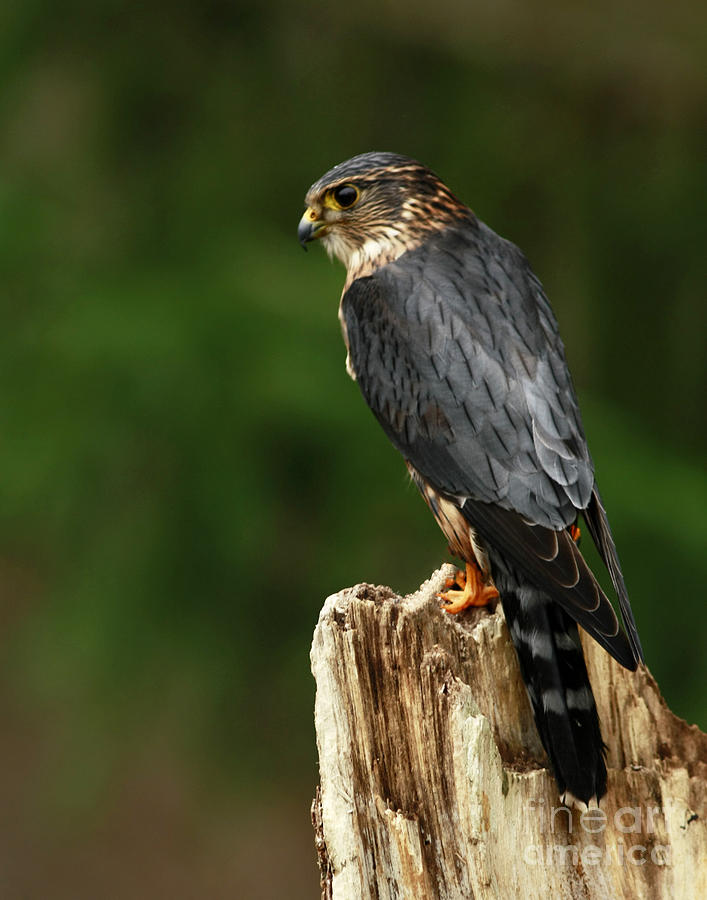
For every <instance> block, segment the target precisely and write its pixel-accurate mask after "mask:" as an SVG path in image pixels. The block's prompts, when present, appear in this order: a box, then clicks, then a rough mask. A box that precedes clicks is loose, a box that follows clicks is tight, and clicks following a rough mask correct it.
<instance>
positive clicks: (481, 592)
mask: <svg viewBox="0 0 707 900" xmlns="http://www.w3.org/2000/svg"><path fill="white" fill-rule="evenodd" d="M454 584H457V585H459V587H460V588H461V590H459V591H451V590H449V588H451V587H452V585H454ZM445 588H447V590H445V591H444V592H443V593H441V594H437V596H438V597H439V599H440V600H442V602H443V603H444V606H443V607H442V608H443V609H444V610H446V612H448V613H455V614H456V613H458V612H461V611H462V610H463V609H466V608H467V606H487V605H488V604H489V603H490V602H491V601H492V600H495V599H496V597H498V591H497V590H496V588H495V587H494V586H493V584H486V582H485V581H484V576H483V574H482V572H481V569H479V567H478V566H477V565H476V563H469V562H468V563H466V571H465V572H462V571H461V570H458V571H457V574H456V576H455V577H454V578H448V579H447V582H446V584H445Z"/></svg>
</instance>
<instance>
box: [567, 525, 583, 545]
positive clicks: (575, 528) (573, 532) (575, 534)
mask: <svg viewBox="0 0 707 900" xmlns="http://www.w3.org/2000/svg"><path fill="white" fill-rule="evenodd" d="M568 530H569V533H570V537H571V538H572V540H573V541H574V542H575V544H578V543H579V539H580V538H581V537H582V532H581V531H580V529H579V525H570V527H569V529H568Z"/></svg>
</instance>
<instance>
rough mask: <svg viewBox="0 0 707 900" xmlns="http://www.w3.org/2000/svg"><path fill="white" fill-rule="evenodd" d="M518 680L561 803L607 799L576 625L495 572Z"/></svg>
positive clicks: (510, 575) (503, 572)
mask: <svg viewBox="0 0 707 900" xmlns="http://www.w3.org/2000/svg"><path fill="white" fill-rule="evenodd" d="M494 568H495V569H496V571H495V573H494V578H495V582H496V586H497V588H498V590H499V592H500V595H501V602H502V605H503V611H504V614H505V616H506V621H507V623H508V628H509V631H510V633H511V638H512V640H513V644H514V646H515V649H516V654H517V656H518V662H519V664H520V671H521V675H522V676H523V681H524V682H525V686H526V689H527V691H528V697H529V698H530V703H531V705H532V708H533V713H534V715H535V722H536V725H537V728H538V732H539V734H540V739H541V740H542V743H543V746H544V747H545V750H546V752H547V755H548V757H549V759H550V763H551V764H552V768H553V771H554V774H555V779H556V781H557V785H558V788H559V791H560V796H561V799H562V802H563V803H564V802H566V803H568V804H569V805H572V801H573V799H574V798H576V799H578V800H581V801H583V802H584V803H586V804H587V805H595V804H596V803H597V801H598V800H599V799H600V798H601V797H602V796H603V795H604V794H605V793H606V765H605V763H604V742H603V741H602V737H601V730H600V727H599V716H598V714H597V708H596V704H595V702H594V695H593V693H592V688H591V685H590V683H589V676H588V674H587V667H586V664H585V661H584V655H583V653H582V647H581V644H580V642H579V633H578V631H577V625H576V623H575V622H574V621H573V620H572V619H571V618H570V616H569V615H568V614H567V613H566V612H565V611H564V610H563V609H562V608H561V607H560V606H559V605H558V604H557V603H554V602H553V601H552V600H550V599H549V597H547V596H546V595H545V594H543V592H542V591H541V590H538V589H537V588H535V587H533V586H531V585H529V584H527V583H523V582H522V581H521V580H520V579H519V578H518V577H517V575H516V573H515V572H513V571H512V570H510V569H506V567H505V566H503V567H499V566H494Z"/></svg>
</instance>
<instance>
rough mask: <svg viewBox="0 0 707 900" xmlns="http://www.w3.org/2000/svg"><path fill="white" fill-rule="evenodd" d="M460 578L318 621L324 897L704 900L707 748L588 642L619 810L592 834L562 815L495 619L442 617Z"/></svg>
mask: <svg viewBox="0 0 707 900" xmlns="http://www.w3.org/2000/svg"><path fill="white" fill-rule="evenodd" d="M450 570H451V567H443V568H442V569H441V570H440V571H439V572H436V573H435V575H434V576H433V577H432V578H431V579H430V581H428V582H427V583H426V584H424V585H423V586H422V587H421V588H420V590H419V592H418V593H416V594H414V595H412V596H409V597H405V598H400V597H397V596H395V595H394V593H393V592H392V591H391V590H390V589H389V588H381V587H372V586H370V585H358V586H356V587H354V588H350V589H347V590H343V591H341V592H340V593H338V594H335V595H334V596H332V597H329V599H328V600H327V601H326V603H325V604H324V607H323V609H322V612H321V615H320V618H319V623H318V625H317V628H316V631H315V633H314V641H313V645H312V654H311V658H312V670H313V672H314V676H315V679H316V682H317V696H316V731H317V745H318V748H319V768H320V791H318V792H317V797H316V798H315V803H314V806H313V821H314V824H315V831H316V835H317V850H318V855H319V861H320V868H321V871H322V890H323V896H324V897H326V898H332V900H358V898H380V900H388V898H390V900H392V898H406V900H407V898H410V900H413V898H415V900H417V898H442V900H446V898H450V900H451V898H471V897H483V898H485V897H499V898H504V900H505V898H513V897H523V898H531V897H537V898H547V897H553V898H555V897H558V898H580V897H581V898H612V900H614V898H622V897H625V898H630V900H641V898H666V900H667V898H671V900H673V898H683V897H684V898H688V897H689V898H694V897H707V859H706V851H707V808H706V801H707V782H706V778H707V736H706V735H704V734H702V733H701V732H700V731H699V730H698V729H697V728H696V727H695V726H692V727H690V726H688V725H687V724H686V723H685V722H684V721H682V720H681V719H679V718H677V717H676V716H675V715H673V713H671V712H670V710H669V709H668V708H667V706H666V705H665V702H664V701H663V699H662V697H661V696H660V693H659V691H658V688H657V686H656V683H655V681H654V680H653V678H652V677H651V675H650V673H649V672H648V671H647V669H645V668H643V667H642V668H640V669H639V671H638V672H636V673H631V672H627V671H625V670H624V669H622V668H621V667H620V666H619V665H617V664H616V663H614V661H613V660H612V659H610V657H609V656H608V654H607V653H606V652H604V651H603V650H602V649H601V648H600V647H598V646H597V645H596V644H595V643H594V642H593V641H591V640H589V639H587V640H584V647H585V655H586V656H587V664H588V667H589V672H590V677H591V680H592V685H593V689H594V693H595V696H596V700H597V706H598V708H599V715H600V719H601V723H602V731H603V736H604V740H605V742H606V744H607V747H608V750H607V763H608V766H609V782H608V794H607V796H606V797H605V798H604V800H603V801H602V804H601V810H602V811H601V813H599V814H597V813H596V811H594V812H593V813H592V815H591V818H590V817H589V815H588V814H585V815H584V817H582V815H581V813H580V811H579V810H573V811H571V812H570V811H567V810H565V809H561V808H560V801H559V798H558V795H557V789H556V786H555V782H554V780H553V778H552V776H551V774H550V772H549V771H548V769H547V760H546V758H545V755H544V752H543V750H542V747H541V745H540V741H539V738H538V736H537V732H536V730H535V725H534V723H533V717H532V713H531V710H530V706H529V704H528V700H527V697H526V693H525V689H524V687H523V684H522V681H521V679H520V673H519V671H518V665H517V661H516V658H515V653H514V651H513V648H512V645H511V644H510V640H509V637H508V632H507V629H506V625H505V621H504V618H503V613H502V612H501V609H500V606H499V607H498V609H497V610H496V611H495V612H489V611H487V610H472V611H468V612H465V613H463V614H462V615H460V616H457V617H453V616H450V615H448V614H447V613H445V612H443V611H442V610H440V608H439V604H438V602H437V601H436V599H435V596H434V595H435V592H436V591H438V590H439V589H440V588H441V585H442V583H443V581H444V578H445V576H446V575H448V574H449V571H450ZM622 808H623V809H624V810H625V811H624V812H623V813H622V814H621V813H619V811H620V810H621V809H622Z"/></svg>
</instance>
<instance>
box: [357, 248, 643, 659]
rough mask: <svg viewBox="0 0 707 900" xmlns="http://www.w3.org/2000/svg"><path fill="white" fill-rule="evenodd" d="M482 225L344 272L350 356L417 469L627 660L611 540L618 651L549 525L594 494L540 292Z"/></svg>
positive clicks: (594, 594)
mask: <svg viewBox="0 0 707 900" xmlns="http://www.w3.org/2000/svg"><path fill="white" fill-rule="evenodd" d="M490 235H491V236H492V238H493V239H495V241H496V242H497V243H495V244H494V243H493V241H492V240H491V241H489V239H488V237H487V235H483V234H482V236H481V237H482V238H483V240H484V241H486V245H485V246H484V247H483V253H481V252H480V248H479V246H478V242H477V243H476V244H474V243H471V244H470V241H469V238H468V237H467V236H465V235H454V234H452V235H451V236H450V235H447V236H446V237H445V238H444V239H440V240H438V241H437V242H433V243H432V245H431V246H430V245H428V246H427V247H426V248H425V249H424V250H419V251H414V252H412V253H408V254H405V256H404V257H401V259H400V260H398V261H397V262H395V263H393V264H391V265H388V266H385V267H383V268H382V269H380V270H379V271H378V272H377V273H376V274H374V275H373V276H370V277H368V278H363V279H359V280H358V281H355V282H354V283H353V284H352V285H351V287H350V288H349V290H348V292H347V293H346V294H345V296H344V298H343V303H342V311H343V314H344V319H345V322H346V328H347V334H348V341H349V351H350V358H351V364H352V366H353V369H354V371H355V373H356V378H357V381H358V384H359V387H360V389H361V391H362V393H363V395H364V398H365V399H366V401H367V402H368V404H369V406H370V407H371V409H372V410H373V412H374V414H375V415H376V417H377V418H378V420H379V422H380V424H381V425H382V426H383V428H384V430H385V431H386V433H387V435H388V437H389V438H390V440H391V441H392V442H393V444H394V445H395V446H396V447H397V448H398V450H399V451H400V452H401V453H402V454H403V456H404V457H405V458H406V459H407V460H408V461H409V462H410V463H411V465H412V466H413V468H414V469H415V470H416V471H417V472H418V473H420V475H421V476H422V478H423V479H424V480H426V481H427V482H429V484H430V485H432V486H433V487H434V489H435V490H437V491H439V492H441V493H443V494H446V495H447V496H448V497H450V498H453V499H455V500H456V502H457V503H458V504H459V505H460V507H462V509H463V510H464V512H465V516H466V517H467V518H468V519H469V521H473V524H474V525H475V527H477V528H478V529H479V532H480V533H481V534H482V535H483V536H486V537H487V539H488V540H492V541H493V539H494V538H496V539H497V540H499V542H501V541H502V546H503V549H504V552H507V551H508V545H507V542H506V540H502V539H504V538H506V537H510V536H512V538H513V546H512V555H513V557H514V559H515V561H516V563H517V564H518V565H520V566H522V568H523V570H524V571H526V573H527V574H528V575H529V576H531V577H533V579H534V580H535V581H536V583H539V584H541V585H542V584H544V585H545V586H546V587H547V588H548V590H549V591H550V593H551V595H552V596H553V597H554V599H556V600H557V602H559V603H561V604H562V605H563V606H564V607H565V608H566V609H567V610H568V612H570V614H572V615H573V617H574V618H575V619H576V620H577V621H578V622H580V624H582V625H583V626H584V627H585V628H587V630H588V631H589V632H590V633H592V634H594V636H595V637H596V638H597V639H598V640H600V642H601V643H603V644H604V646H606V647H607V649H609V650H610V652H613V654H614V655H615V656H616V658H617V659H619V661H620V662H622V663H623V664H624V665H629V666H631V665H635V663H633V659H634V658H635V659H640V658H641V653H640V644H638V642H637V634H636V629H635V623H634V621H633V616H632V614H631V610H630V606H629V605H628V598H627V596H626V593H625V587H624V586H623V579H621V577H620V569H619V568H618V560H617V559H616V557H615V551H614V556H613V557H612V556H611V555H609V558H608V561H607V557H606V555H605V554H604V550H605V549H606V548H605V547H604V546H602V542H601V541H599V542H598V545H599V549H600V551H601V552H602V555H603V556H604V558H605V561H607V564H608V565H609V568H610V571H611V575H612V579H614V583H615V585H616V587H617V592H618V593H619V598H620V602H621V608H622V614H623V615H624V620H625V621H626V623H627V627H628V631H629V636H630V643H631V649H630V650H629V649H628V647H627V646H625V638H624V636H623V635H622V634H621V633H620V631H619V626H618V622H617V620H616V617H615V614H614V613H613V610H612V608H611V604H610V603H609V601H608V599H607V598H606V597H605V595H604V594H603V592H602V591H601V588H600V587H599V585H598V584H597V583H596V580H595V578H594V576H593V575H592V574H591V572H590V570H589V569H588V568H587V566H586V563H584V560H583V559H582V557H581V554H580V553H579V550H578V549H577V547H576V545H575V544H574V542H573V541H572V540H570V539H569V538H568V536H567V535H562V539H561V540H560V541H559V542H558V540H557V539H556V538H555V536H554V533H555V532H559V531H562V530H563V529H565V528H566V527H567V526H568V525H570V524H572V523H573V522H574V521H575V520H576V518H577V513H578V512H579V511H584V510H585V509H586V508H587V507H588V506H590V505H591V503H592V502H593V501H592V497H593V491H594V490H595V484H594V473H593V467H592V462H591V458H590V456H589V452H588V449H587V445H586V440H585V437H584V433H583V429H582V425H581V419H580V416H579V410H578V406H577V401H576V397H575V393H574V389H573V386H572V383H571V379H570V375H569V372H568V370H567V366H566V363H565V359H564V350H563V347H562V343H561V341H560V338H559V334H558V330H557V325H556V322H555V319H554V316H553V314H552V311H551V309H550V306H549V303H548V301H547V299H546V298H545V295H544V293H543V292H542V288H541V286H540V284H539V282H538V281H537V279H536V278H535V277H534V276H533V274H532V272H531V271H530V269H529V267H528V266H527V263H526V262H525V260H524V258H523V257H522V255H521V254H520V252H519V251H517V249H516V248H514V247H513V246H512V245H509V244H507V243H506V242H504V241H502V239H500V238H497V237H496V236H495V235H493V232H490ZM489 242H490V247H489V246H488V244H489ZM504 510H505V511H507V512H509V513H511V514H513V515H512V516H511V518H510V519H509V518H508V517H506V518H503V517H501V516H500V511H504ZM511 526H512V527H511ZM606 527H607V530H608V523H606ZM590 530H591V531H592V536H593V537H595V528H594V527H592V526H590ZM609 535H610V533H609ZM600 536H601V535H600ZM595 539H596V538H595ZM604 543H606V542H604ZM611 546H612V547H613V543H612V544H611ZM548 548H549V549H548ZM614 561H615V562H616V567H615V569H614V567H613V566H612V562H614ZM615 570H616V571H615ZM616 572H618V577H619V579H620V582H619V583H617V581H616V579H615V577H614V576H615V574H616Z"/></svg>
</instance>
